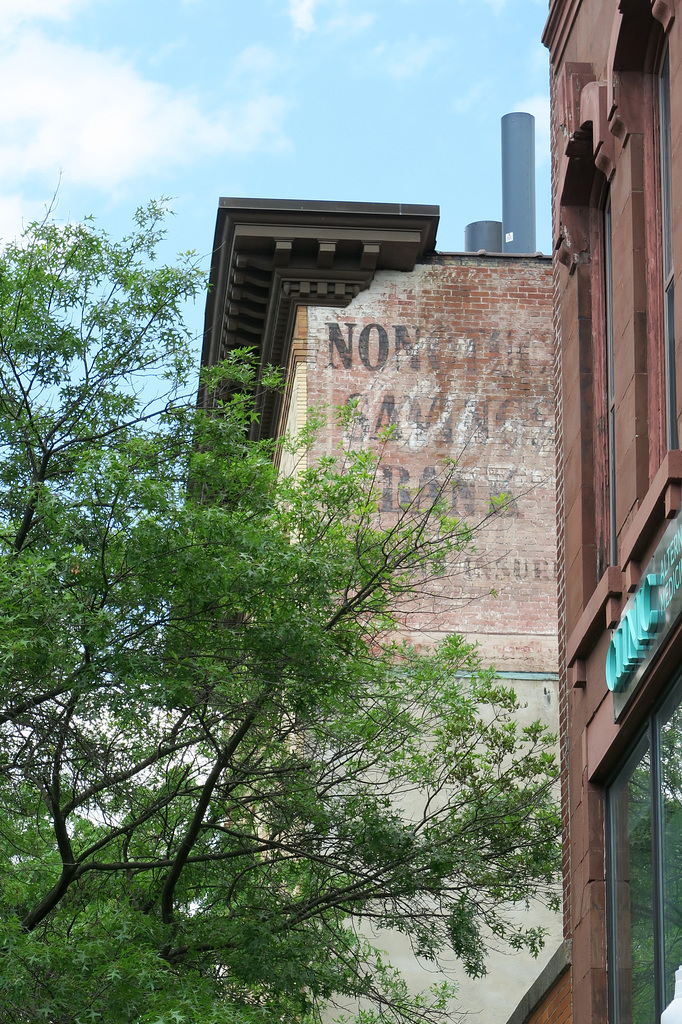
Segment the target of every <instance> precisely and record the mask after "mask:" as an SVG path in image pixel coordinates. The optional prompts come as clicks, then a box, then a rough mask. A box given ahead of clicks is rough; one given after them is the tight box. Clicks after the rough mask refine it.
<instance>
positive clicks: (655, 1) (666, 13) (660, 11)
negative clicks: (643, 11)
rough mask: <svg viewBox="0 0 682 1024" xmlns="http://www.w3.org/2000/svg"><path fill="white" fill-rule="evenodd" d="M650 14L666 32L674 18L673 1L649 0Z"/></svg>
mask: <svg viewBox="0 0 682 1024" xmlns="http://www.w3.org/2000/svg"><path fill="white" fill-rule="evenodd" d="M651 13H652V14H653V16H654V18H655V19H656V21H660V23H661V25H662V26H663V29H664V31H666V32H667V31H668V29H669V28H670V26H671V25H672V23H673V20H674V18H675V0H651Z"/></svg>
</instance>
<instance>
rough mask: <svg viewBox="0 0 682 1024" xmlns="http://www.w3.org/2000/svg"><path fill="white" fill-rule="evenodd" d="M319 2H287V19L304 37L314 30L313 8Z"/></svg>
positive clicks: (294, 0) (297, 0) (300, 0)
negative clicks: (288, 18)
mask: <svg viewBox="0 0 682 1024" xmlns="http://www.w3.org/2000/svg"><path fill="white" fill-rule="evenodd" d="M318 4H319V0H289V17H290V18H291V20H292V22H293V25H294V28H295V29H297V30H298V31H299V32H303V33H305V34H306V35H307V34H308V33H309V32H312V31H313V29H314V28H315V8H316V7H317V6H318Z"/></svg>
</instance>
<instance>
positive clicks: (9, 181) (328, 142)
mask: <svg viewBox="0 0 682 1024" xmlns="http://www.w3.org/2000/svg"><path fill="white" fill-rule="evenodd" d="M546 16H547V0H0V237H4V238H7V237H11V236H14V235H15V234H17V233H18V231H19V230H20V228H21V224H22V222H26V221H28V220H31V219H32V218H34V217H36V216H40V215H41V214H42V213H43V212H44V209H45V204H46V202H48V201H49V199H50V196H51V195H52V193H53V192H54V189H55V188H56V186H57V184H58V182H59V181H60V179H61V183H60V186H59V201H58V208H57V216H58V217H60V218H62V219H78V218H80V217H82V216H83V215H84V214H87V213H91V214H94V215H95V217H96V218H97V220H98V222H99V223H100V224H101V225H102V226H103V227H105V228H106V229H107V230H108V231H110V232H111V233H113V234H117V235H118V234H121V233H123V232H125V230H126V229H127V227H128V225H129V223H130V217H131V214H132V211H133V210H134V209H135V207H136V206H138V205H140V204H141V203H143V202H145V201H146V200H147V199H149V198H151V197H159V196H161V195H166V196H171V197H173V203H172V205H173V208H174V210H175V213H176V216H175V217H174V218H173V221H172V223H171V224H170V230H169V246H170V247H171V249H172V250H174V251H177V250H184V249H188V248H192V249H196V250H197V251H198V252H200V253H202V254H203V253H208V252H209V250H210V246H211V241H212V238H213V228H214V223H215V213H216V208H217V203H218V197H219V196H221V195H222V196H249V197H270V198H291V199H327V200H353V201H359V202H402V203H433V204H438V205H439V206H440V208H441V224H440V229H439V232H438V243H437V244H438V248H439V249H440V250H441V251H458V250H461V249H462V248H463V245H464V228H465V225H466V224H467V223H468V222H469V221H473V220H484V219H495V220H497V219H500V218H501V185H500V177H501V176H500V118H501V116H502V115H503V114H505V113H508V112H509V111H512V110H529V111H530V112H531V113H533V114H535V116H536V144H537V158H536V167H537V185H536V190H537V203H538V209H537V225H538V234H537V244H538V248H539V249H542V250H543V251H545V252H548V251H550V245H551V240H550V209H549V205H550V200H549V195H550V192H549V154H548V109H549V100H548V92H549V88H548V58H547V52H546V50H545V49H544V47H543V46H542V45H541V43H540V35H541V32H542V28H543V25H544V22H545V20H546ZM201 312H202V311H201V310H200V309H199V308H197V310H196V313H195V314H194V317H195V319H196V326H197V329H198V328H199V325H200V320H201Z"/></svg>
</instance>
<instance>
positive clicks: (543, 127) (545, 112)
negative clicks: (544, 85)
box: [514, 93, 550, 167]
mask: <svg viewBox="0 0 682 1024" xmlns="http://www.w3.org/2000/svg"><path fill="white" fill-rule="evenodd" d="M514 110H515V111H522V112H524V113H526V114H532V115H533V117H534V118H535V165H536V167H540V166H542V165H543V164H545V163H547V162H548V161H549V153H550V142H549V96H547V95H544V94H542V93H536V95H534V96H528V97H527V98H526V99H525V100H522V101H521V102H520V103H517V104H516V106H515V107H514Z"/></svg>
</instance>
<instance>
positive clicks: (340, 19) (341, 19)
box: [327, 11, 376, 37]
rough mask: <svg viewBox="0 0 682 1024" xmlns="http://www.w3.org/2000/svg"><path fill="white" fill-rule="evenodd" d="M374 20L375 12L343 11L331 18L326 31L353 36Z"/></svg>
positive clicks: (336, 34) (337, 34)
mask: <svg viewBox="0 0 682 1024" xmlns="http://www.w3.org/2000/svg"><path fill="white" fill-rule="evenodd" d="M375 20H376V14H372V13H370V12H369V11H366V12H365V13H364V14H352V13H351V12H350V11H346V12H343V13H341V14H339V15H338V16H337V17H335V18H332V19H331V21H330V22H329V23H328V25H327V31H328V32H331V33H333V34H334V35H335V36H337V37H338V36H344V37H348V36H354V35H357V34H358V33H359V32H364V31H365V29H367V28H369V26H370V25H372V24H373V23H374V21H375Z"/></svg>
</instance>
